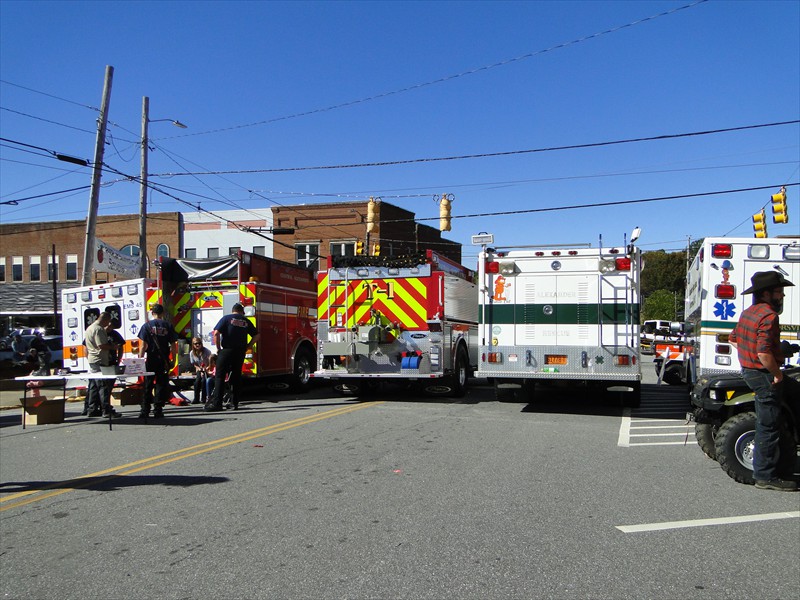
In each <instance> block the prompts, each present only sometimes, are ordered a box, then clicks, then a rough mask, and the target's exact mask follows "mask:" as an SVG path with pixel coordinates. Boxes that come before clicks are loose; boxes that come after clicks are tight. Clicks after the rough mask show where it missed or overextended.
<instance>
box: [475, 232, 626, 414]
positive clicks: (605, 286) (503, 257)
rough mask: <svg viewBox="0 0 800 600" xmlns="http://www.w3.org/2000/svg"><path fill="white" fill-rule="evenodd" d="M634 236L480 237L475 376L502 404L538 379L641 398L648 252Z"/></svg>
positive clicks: (522, 394)
mask: <svg viewBox="0 0 800 600" xmlns="http://www.w3.org/2000/svg"><path fill="white" fill-rule="evenodd" d="M638 236H639V229H638V228H637V229H635V230H634V233H633V235H632V236H631V241H630V244H628V243H624V244H623V245H622V246H619V247H613V248H606V247H604V246H603V243H602V238H601V239H600V244H599V247H597V248H593V247H591V246H590V245H589V244H580V245H570V246H523V247H516V248H495V247H489V245H491V244H493V242H494V238H493V236H492V235H491V234H481V235H478V236H474V237H473V244H476V245H481V246H482V249H481V252H480V254H479V255H478V285H479V299H480V326H479V345H480V363H479V366H478V372H477V373H476V375H477V376H478V377H486V378H489V379H491V380H493V382H494V387H495V396H496V398H497V400H499V401H501V402H508V401H514V400H524V399H525V396H530V395H532V393H533V390H534V386H535V384H536V383H553V384H555V383H558V384H570V385H574V384H579V385H582V386H586V387H590V386H591V387H596V388H597V389H598V390H603V391H604V392H605V393H607V394H608V395H613V397H615V398H618V397H621V399H622V401H623V403H625V404H626V405H629V406H638V404H639V401H640V391H641V379H642V374H641V365H640V361H639V358H640V355H639V353H640V346H639V344H640V339H639V338H640V326H639V302H640V298H639V289H640V278H641V268H642V261H641V251H640V250H639V249H638V248H637V247H636V246H635V245H634V242H635V241H636V239H637V238H638Z"/></svg>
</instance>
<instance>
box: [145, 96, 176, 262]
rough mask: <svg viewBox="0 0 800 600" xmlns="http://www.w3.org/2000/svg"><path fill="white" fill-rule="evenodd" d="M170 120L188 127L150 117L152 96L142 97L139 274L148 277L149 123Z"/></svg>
mask: <svg viewBox="0 0 800 600" xmlns="http://www.w3.org/2000/svg"><path fill="white" fill-rule="evenodd" d="M160 121H169V122H170V123H172V124H173V125H175V127H180V128H181V129H186V125H184V124H183V123H181V122H180V121H178V120H177V119H152V120H151V119H150V98H148V97H147V96H144V97H142V169H141V174H140V183H141V189H140V192H139V260H140V263H139V276H140V277H143V278H144V277H147V260H146V259H147V152H148V147H147V143H148V140H147V124H148V123H158V122H160Z"/></svg>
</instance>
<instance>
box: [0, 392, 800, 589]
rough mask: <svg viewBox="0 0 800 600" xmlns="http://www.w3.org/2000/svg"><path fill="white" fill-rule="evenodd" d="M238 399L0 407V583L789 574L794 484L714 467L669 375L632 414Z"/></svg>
mask: <svg viewBox="0 0 800 600" xmlns="http://www.w3.org/2000/svg"><path fill="white" fill-rule="evenodd" d="M250 400H251V401H249V402H246V403H245V404H244V406H245V408H244V410H241V411H239V412H235V413H234V412H225V413H222V414H207V413H203V412H202V411H200V410H198V409H197V408H196V407H191V406H190V407H170V408H168V409H167V413H166V414H167V417H166V418H165V419H164V420H163V421H159V422H155V421H152V420H151V421H150V422H148V423H147V424H145V423H142V422H140V421H138V420H137V419H135V418H134V417H135V415H136V410H137V409H136V407H123V409H122V411H123V412H124V413H125V417H124V418H123V419H120V420H118V421H116V422H115V425H114V429H113V431H109V428H108V425H107V423H106V422H103V421H100V420H97V419H94V420H87V419H84V418H81V417H79V416H76V415H77V413H78V411H79V410H80V406H79V405H77V404H72V405H70V404H68V405H67V410H68V411H71V413H70V414H71V416H70V418H69V419H67V421H66V422H65V423H64V424H61V425H49V426H39V427H31V428H28V429H26V430H24V431H23V430H22V429H21V427H20V426H19V414H18V411H17V410H13V411H4V412H3V413H0V534H1V535H0V591H1V592H2V594H3V597H4V598H37V599H39V598H58V599H59V600H61V599H65V598H76V599H77V598H81V599H85V598H104V599H105V598H131V599H134V598H135V599H149V598H154V599H155V598H159V599H162V598H175V599H179V598H198V599H206V598H648V599H650V598H664V599H672V598H699V599H712V598H795V597H798V594H799V593H800V566H798V561H797V556H798V555H800V518H797V517H796V516H795V513H796V512H797V511H798V509H800V494H787V493H779V492H767V491H759V490H756V489H755V488H753V487H752V486H744V485H740V484H737V483H735V482H734V481H733V480H732V479H730V478H728V477H727V476H726V475H725V474H724V473H723V472H722V470H721V469H720V468H719V466H718V465H717V464H716V463H714V462H713V461H710V460H709V459H707V458H705V457H704V455H703V454H702V452H701V451H700V450H699V448H698V447H697V445H696V443H695V442H694V440H693V436H692V435H691V428H687V427H686V424H685V422H682V421H681V419H682V414H683V413H684V412H685V410H686V401H685V398H684V397H683V395H682V394H681V390H678V389H677V388H667V387H666V386H662V387H656V386H655V385H653V384H647V385H645V386H644V393H643V403H642V407H641V408H640V409H638V410H636V411H632V412H631V411H623V409H621V408H620V407H617V406H608V405H605V406H604V405H599V404H597V403H596V401H594V400H593V399H591V398H584V397H580V395H579V394H566V395H565V394H556V393H553V394H543V395H540V396H539V397H537V401H536V403H534V404H530V405H526V404H500V403H496V402H494V401H493V400H492V390H491V388H489V387H488V386H478V387H473V388H471V389H470V391H469V392H468V395H467V396H466V398H464V399H460V400H458V401H455V400H449V399H426V398H409V397H407V396H406V395H404V394H403V393H401V392H395V393H386V394H381V395H379V396H375V397H374V398H370V399H369V400H367V401H362V402H358V401H356V400H353V399H348V398H341V397H338V396H336V395H335V394H333V393H332V391H331V390H330V388H320V389H317V390H316V391H314V392H312V393H311V394H309V395H307V396H304V397H296V396H291V395H266V394H251V396H250ZM73 413H74V414H73ZM654 427H660V428H662V429H650V428H654ZM645 428H648V429H645ZM636 431H642V432H643V433H641V434H637V433H635V432H636ZM652 432H659V433H660V434H661V435H660V437H659V435H658V434H655V433H652ZM651 436H652V437H651ZM763 515H769V516H768V517H764V516H763ZM737 518H742V519H737ZM705 519H723V521H722V522H720V523H715V522H712V523H706V522H705V521H702V520H705ZM767 519H768V520H767ZM737 520H744V522H737ZM665 523H668V524H669V525H664V524H665ZM701 524H703V525H704V526H698V525H701ZM659 527H667V528H664V529H659ZM627 528H630V529H627Z"/></svg>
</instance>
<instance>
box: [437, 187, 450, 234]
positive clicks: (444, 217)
mask: <svg viewBox="0 0 800 600" xmlns="http://www.w3.org/2000/svg"><path fill="white" fill-rule="evenodd" d="M452 200H453V194H442V199H441V200H440V201H439V231H450V205H451V203H452Z"/></svg>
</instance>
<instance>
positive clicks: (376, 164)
mask: <svg viewBox="0 0 800 600" xmlns="http://www.w3.org/2000/svg"><path fill="white" fill-rule="evenodd" d="M797 123H800V119H795V120H791V121H777V122H774V123H760V124H757V125H742V126H739V127H726V128H723V129H709V130H705V131H691V132H686V133H671V134H664V135H654V136H647V137H638V138H626V139H621V140H612V141H605V142H590V143H585V144H569V145H565V146H549V147H544V148H530V149H526V150H507V151H503V152H485V153H481V154H462V155H458V156H439V157H427V158H411V159H406V160H392V161H382V162H372V163H356V164H343V165H317V166H309V167H283V168H274V169H241V170H237V171H205V172H186V173H161V174H154V175H153V177H176V176H178V175H192V176H195V175H252V174H256V173H287V172H292V171H319V170H333V169H359V168H367V167H388V166H397V165H410V164H419V163H431V162H443V161H455V160H469V159H476V158H496V157H500V156H520V155H524V154H536V153H543V152H558V151H562V150H581V149H586V148H602V147H606V146H617V145H621V144H636V143H640V142H653V141H661V140H673V139H680V138H688V137H698V136H703V135H715V134H719V133H730V132H734V131H746V130H752V129H763V128H765V127H779V126H783V125H796V124H797Z"/></svg>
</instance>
